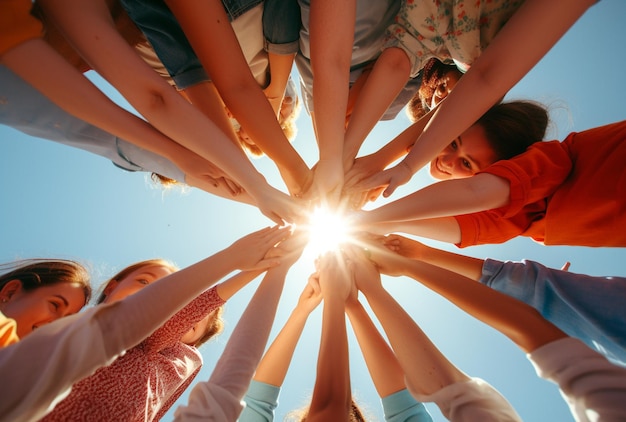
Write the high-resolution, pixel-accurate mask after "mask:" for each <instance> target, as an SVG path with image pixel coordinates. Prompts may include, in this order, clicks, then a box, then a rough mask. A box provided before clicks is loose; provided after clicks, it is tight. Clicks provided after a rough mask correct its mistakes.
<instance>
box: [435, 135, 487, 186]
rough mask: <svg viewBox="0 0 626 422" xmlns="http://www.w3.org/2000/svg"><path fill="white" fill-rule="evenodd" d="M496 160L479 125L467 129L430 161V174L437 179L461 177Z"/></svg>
mask: <svg viewBox="0 0 626 422" xmlns="http://www.w3.org/2000/svg"><path fill="white" fill-rule="evenodd" d="M496 161H497V155H496V153H495V151H494V150H493V148H492V147H491V146H490V144H489V142H488V141H487V138H486V136H485V131H484V130H483V128H482V127H481V126H479V125H474V126H472V127H470V128H469V129H467V130H466V131H465V132H463V134H462V135H461V136H459V137H458V138H457V139H455V140H454V141H452V142H451V143H450V144H449V145H448V146H447V147H446V148H444V150H443V151H441V152H440V153H439V154H438V155H437V156H436V157H435V158H434V159H433V160H432V161H431V162H430V175H431V176H432V177H434V178H435V179H438V180H447V179H463V178H465V177H470V176H473V175H474V174H476V173H477V172H478V171H480V170H482V169H484V168H486V167H488V166H490V165H491V164H493V163H495V162H496Z"/></svg>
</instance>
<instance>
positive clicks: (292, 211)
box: [40, 0, 297, 223]
mask: <svg viewBox="0 0 626 422" xmlns="http://www.w3.org/2000/svg"><path fill="white" fill-rule="evenodd" d="M40 3H41V6H42V8H43V9H44V10H45V12H46V14H47V16H48V17H49V18H50V20H51V21H54V23H55V24H57V25H58V26H59V28H60V29H61V30H62V32H63V33H64V34H65V36H66V37H67V38H68V39H69V40H70V41H71V42H72V43H73V45H74V46H75V48H76V50H77V51H79V52H80V54H81V55H82V56H83V57H84V58H85V60H86V61H87V62H88V63H89V64H90V65H91V66H92V67H93V68H94V69H95V70H97V71H98V73H100V74H101V75H102V76H103V77H104V78H105V79H107V80H108V81H109V82H110V83H112V84H113V85H114V86H115V87H116V88H117V89H118V90H119V91H120V92H121V93H122V95H124V96H125V97H126V98H127V99H128V100H129V101H130V103H131V104H132V105H133V106H134V107H135V109H137V111H138V112H139V113H141V114H142V115H143V116H144V117H146V118H147V120H148V121H150V122H151V123H152V124H153V125H154V126H155V127H156V128H157V129H158V130H159V131H161V132H162V133H163V134H165V135H166V136H169V137H170V138H171V139H173V140H175V141H176V142H178V143H180V144H181V145H183V146H184V147H186V148H188V149H189V150H191V151H194V152H196V153H197V154H198V155H200V156H201V157H203V158H205V159H207V160H209V161H211V162H213V163H215V164H216V165H217V166H218V167H219V168H220V169H222V170H224V171H225V172H226V173H227V174H229V175H231V176H232V177H233V178H234V179H235V180H236V181H237V182H239V183H240V184H241V186H242V187H243V188H244V189H245V190H246V191H247V192H248V193H249V194H250V195H252V196H253V197H254V199H255V201H257V203H258V204H259V207H260V208H261V210H262V211H263V213H264V214H265V215H267V216H268V217H270V218H271V219H272V220H273V221H275V222H277V223H280V222H281V220H282V219H283V218H284V219H287V220H290V219H291V218H295V215H296V214H297V210H296V208H295V205H294V204H291V203H290V202H289V201H287V200H286V199H285V198H283V195H282V194H281V193H280V192H278V191H276V190H275V189H273V188H271V187H270V186H269V185H268V184H267V183H266V182H265V179H264V178H263V176H261V174H260V173H258V172H257V171H256V169H255V168H254V167H253V166H252V164H251V163H250V162H249V160H248V159H247V158H246V157H245V155H244V154H243V152H242V151H241V150H240V149H238V148H237V147H236V146H234V145H233V144H232V143H231V142H230V141H229V140H228V139H227V137H226V136H225V135H224V134H223V133H222V132H221V131H220V130H219V129H218V128H217V127H216V126H215V124H213V122H211V121H210V120H209V119H207V118H206V117H205V116H203V115H202V113H201V112H200V111H199V110H197V109H196V108H195V107H193V106H192V105H191V104H189V103H188V102H187V101H186V100H185V99H184V98H182V97H181V96H180V95H178V94H177V93H176V91H175V90H174V89H172V88H171V87H170V86H169V85H168V84H167V83H166V82H165V81H164V80H163V79H162V78H161V77H160V76H159V75H158V74H157V73H155V72H154V71H153V70H152V69H151V68H150V67H149V66H148V65H147V64H146V63H145V62H143V60H142V59H141V58H140V57H139V56H138V55H137V53H136V52H135V51H134V50H133V49H132V47H130V46H129V45H128V44H127V43H126V42H125V40H124V39H123V38H122V37H121V36H120V35H119V33H118V32H117V31H116V29H115V26H114V24H113V22H112V20H111V18H110V14H109V12H108V9H107V7H106V5H105V4H104V2H101V1H98V0H94V1H89V2H84V1H81V0H54V1H52V0H44V1H42V2H40ZM125 138H126V139H130V138H129V137H125ZM207 139H208V140H210V142H207Z"/></svg>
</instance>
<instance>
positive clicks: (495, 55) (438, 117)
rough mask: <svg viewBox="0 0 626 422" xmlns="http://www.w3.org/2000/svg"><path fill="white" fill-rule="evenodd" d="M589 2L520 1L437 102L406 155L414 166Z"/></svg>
mask: <svg viewBox="0 0 626 422" xmlns="http://www.w3.org/2000/svg"><path fill="white" fill-rule="evenodd" d="M594 3H595V1H594V0H581V1H575V2H570V1H568V0H559V1H554V2H550V4H549V5H548V4H546V3H545V2H543V1H541V0H530V1H526V2H525V3H524V4H523V5H521V6H520V8H519V9H518V10H517V12H516V13H515V14H514V15H513V16H512V17H511V19H510V20H509V21H508V22H507V23H506V24H505V26H504V27H503V28H502V29H501V30H500V31H499V33H498V35H497V36H496V37H495V38H494V39H493V41H492V42H491V43H490V45H489V46H488V47H487V48H486V49H485V51H484V52H483V53H482V54H481V56H480V57H479V58H478V59H476V60H475V61H474V63H472V67H471V68H470V70H468V72H467V73H466V74H465V75H463V77H462V78H461V79H460V80H459V82H458V83H457V84H456V85H455V87H454V89H453V90H452V92H451V93H450V95H449V96H448V97H447V98H446V100H445V101H443V102H442V103H441V104H439V106H438V107H437V110H436V113H435V118H434V119H432V122H431V123H430V124H429V125H428V127H427V128H426V129H425V130H424V134H423V135H422V136H421V137H420V138H419V140H418V142H416V143H415V146H414V147H413V149H412V150H411V152H410V153H409V155H408V156H407V158H406V159H405V161H406V162H407V164H409V166H410V167H411V168H412V169H414V172H415V171H417V170H419V169H420V168H422V167H423V166H424V165H425V164H426V163H428V162H429V161H430V160H431V159H432V158H433V157H434V156H435V155H436V154H437V153H439V151H441V150H442V149H443V148H444V147H445V146H446V145H447V144H448V143H449V142H450V141H451V140H453V139H456V138H457V137H458V136H459V135H460V134H461V133H463V131H465V130H466V129H467V128H469V127H470V126H471V125H472V124H474V122H476V121H477V120H478V119H479V118H480V117H481V116H482V115H483V114H484V113H485V112H486V111H487V110H488V109H489V107H491V106H492V105H494V104H495V103H496V102H498V101H499V100H500V98H502V97H503V96H504V95H505V94H506V93H507V91H508V90H509V89H511V88H512V87H513V86H514V85H515V84H516V83H517V82H518V81H519V80H520V79H521V78H522V77H523V76H524V75H525V74H526V73H527V72H528V71H530V69H531V68H532V67H533V66H534V65H535V64H536V63H537V62H538V61H539V60H540V59H541V58H542V57H543V56H544V55H545V54H546V53H547V52H548V51H549V50H550V48H552V46H553V45H554V44H555V43H556V42H557V41H558V39H559V38H560V37H561V36H562V35H563V34H564V33H565V32H566V31H567V30H568V29H569V28H570V27H571V26H572V25H573V24H574V22H576V20H577V19H578V18H579V17H580V16H582V14H583V13H584V12H585V11H586V10H587V9H588V8H589V7H590V6H591V5H592V4H594ZM530 26H532V28H533V32H532V34H528V28H529V27H530ZM529 46H532V47H531V48H529ZM470 102H471V106H469V104H470Z"/></svg>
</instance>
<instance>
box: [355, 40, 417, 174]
mask: <svg viewBox="0 0 626 422" xmlns="http://www.w3.org/2000/svg"><path fill="white" fill-rule="evenodd" d="M410 70H411V69H410V62H409V60H408V57H407V56H406V54H405V53H404V51H402V50H400V49H397V48H389V49H386V50H384V51H383V53H382V54H381V55H380V57H379V58H378V59H377V60H376V64H375V65H374V68H373V70H372V72H371V73H370V75H369V77H368V78H367V83H366V84H365V85H364V86H363V88H362V89H361V91H360V93H359V98H358V99H357V100H356V103H355V106H354V109H353V111H352V115H351V118H350V123H349V124H348V128H347V130H346V135H345V143H344V147H343V159H344V162H352V160H354V157H356V156H357V154H358V152H359V149H360V148H361V145H362V144H363V141H365V138H367V135H368V134H369V133H370V132H371V130H372V129H373V128H374V126H375V125H376V123H378V121H379V120H380V118H381V117H382V116H383V114H384V113H385V110H387V108H388V107H389V105H390V104H391V103H392V102H393V100H394V98H396V96H397V95H398V93H399V92H400V91H401V90H402V88H403V87H404V85H405V84H406V82H407V81H408V79H409V73H410Z"/></svg>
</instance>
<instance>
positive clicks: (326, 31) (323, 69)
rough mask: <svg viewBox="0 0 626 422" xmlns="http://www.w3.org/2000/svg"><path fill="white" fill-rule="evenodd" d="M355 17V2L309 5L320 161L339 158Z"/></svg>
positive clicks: (337, 160)
mask: <svg viewBox="0 0 626 422" xmlns="http://www.w3.org/2000/svg"><path fill="white" fill-rule="evenodd" d="M355 18H356V2H355V1H342V2H334V1H325V0H323V1H322V0H320V1H314V2H312V4H311V11H310V32H311V67H312V71H313V78H314V84H313V98H315V114H314V118H315V129H316V135H317V140H318V144H319V150H320V160H323V161H333V162H335V163H337V164H338V165H341V160H342V151H343V142H344V134H345V115H346V111H347V104H348V94H349V87H350V61H351V56H352V44H353V40H354V22H355Z"/></svg>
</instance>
